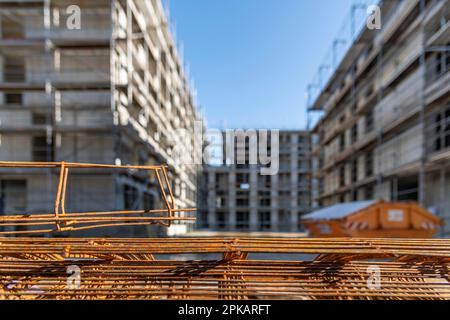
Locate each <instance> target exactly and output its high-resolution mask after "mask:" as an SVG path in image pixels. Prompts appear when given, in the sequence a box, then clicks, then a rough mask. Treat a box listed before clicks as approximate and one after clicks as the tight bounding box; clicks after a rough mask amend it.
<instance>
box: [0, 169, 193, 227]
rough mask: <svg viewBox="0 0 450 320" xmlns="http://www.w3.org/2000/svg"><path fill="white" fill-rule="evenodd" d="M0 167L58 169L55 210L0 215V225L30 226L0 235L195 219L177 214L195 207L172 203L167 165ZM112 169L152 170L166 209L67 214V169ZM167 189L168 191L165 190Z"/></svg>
mask: <svg viewBox="0 0 450 320" xmlns="http://www.w3.org/2000/svg"><path fill="white" fill-rule="evenodd" d="M0 168H38V169H45V168H46V169H52V168H53V169H56V170H59V180H58V187H57V190H56V197H55V203H54V212H53V213H48V214H23V215H5V216H0V227H30V228H33V229H32V230H16V231H0V235H27V234H40V233H55V232H56V233H58V232H67V231H80V230H88V229H97V228H108V227H121V226H145V225H149V224H159V225H162V226H165V227H170V226H171V224H172V223H173V222H175V221H185V222H187V221H195V218H194V217H181V216H180V213H182V212H183V213H189V212H195V211H196V209H195V208H184V209H179V208H176V206H175V199H174V196H173V192H172V187H171V185H170V182H169V177H168V174H167V168H168V167H167V166H163V165H160V166H125V165H120V166H119V165H105V164H89V163H71V162H0ZM72 169H113V170H114V169H115V170H146V171H152V172H154V173H155V176H156V179H157V182H158V186H159V190H160V192H161V195H162V197H163V203H164V206H165V208H162V209H156V210H134V211H111V212H79V213H67V212H66V209H65V201H66V193H67V182H68V178H69V170H72ZM166 189H167V190H166Z"/></svg>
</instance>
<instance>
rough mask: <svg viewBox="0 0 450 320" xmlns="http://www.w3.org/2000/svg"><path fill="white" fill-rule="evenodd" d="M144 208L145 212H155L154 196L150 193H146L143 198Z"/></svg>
mask: <svg viewBox="0 0 450 320" xmlns="http://www.w3.org/2000/svg"><path fill="white" fill-rule="evenodd" d="M142 208H143V209H144V210H153V209H155V199H154V197H153V195H151V194H149V193H144V196H143V197H142Z"/></svg>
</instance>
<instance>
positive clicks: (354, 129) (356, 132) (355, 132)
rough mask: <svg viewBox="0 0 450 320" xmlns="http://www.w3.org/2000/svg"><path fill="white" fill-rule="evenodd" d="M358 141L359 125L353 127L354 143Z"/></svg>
mask: <svg viewBox="0 0 450 320" xmlns="http://www.w3.org/2000/svg"><path fill="white" fill-rule="evenodd" d="M357 141H358V125H357V124H355V125H354V126H353V127H352V143H356V142H357Z"/></svg>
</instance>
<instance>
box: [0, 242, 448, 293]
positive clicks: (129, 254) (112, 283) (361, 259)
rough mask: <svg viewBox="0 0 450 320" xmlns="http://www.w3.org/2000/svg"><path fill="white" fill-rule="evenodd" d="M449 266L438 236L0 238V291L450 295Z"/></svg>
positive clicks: (446, 247) (446, 250) (444, 248)
mask: <svg viewBox="0 0 450 320" xmlns="http://www.w3.org/2000/svg"><path fill="white" fill-rule="evenodd" d="M291 255H292V256H291ZM289 256H290V257H291V258H287V257H289ZM449 265H450V241H448V240H382V239H374V240H367V239H364V240H362V239H361V240H359V239H326V240H323V239H198V238H197V239H189V238H186V239H142V240H138V239H46V238H40V239H37V238H35V239H33V238H22V239H13V238H3V239H1V241H0V288H1V289H0V298H2V299H252V300H253V299H450V269H449ZM71 266H72V267H73V266H76V268H79V278H78V281H79V283H78V286H76V287H75V288H74V287H73V286H71V285H70V281H72V280H73V277H72V275H71V273H70V272H69V270H71V269H70V267H71ZM374 270H376V271H377V272H378V275H376V274H375V277H376V276H378V279H377V278H374V273H373V271H374Z"/></svg>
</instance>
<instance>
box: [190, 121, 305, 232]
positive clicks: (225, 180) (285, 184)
mask: <svg viewBox="0 0 450 320" xmlns="http://www.w3.org/2000/svg"><path fill="white" fill-rule="evenodd" d="M224 135H225V133H224ZM234 147H235V149H236V150H235V153H236V154H238V153H239V152H242V150H241V151H239V150H238V148H239V146H238V144H234ZM269 148H270V144H269ZM272 151H273V150H272V149H271V152H272ZM245 155H246V164H236V162H234V164H228V165H218V166H212V165H209V166H205V167H204V190H205V201H204V203H205V206H203V207H200V215H199V222H198V227H199V229H208V230H212V231H273V232H279V231H288V232H291V231H298V230H299V228H300V225H299V220H300V219H299V218H300V216H301V215H303V214H305V213H307V212H308V211H309V209H310V201H311V193H310V190H311V186H310V142H309V134H308V133H307V132H305V131H294V130H292V131H287V130H286V131H280V132H279V168H278V172H277V173H276V174H273V175H262V174H261V170H260V167H261V166H260V165H254V164H249V161H248V160H249V143H246V145H245ZM225 157H226V154H225ZM224 163H225V162H224Z"/></svg>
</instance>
